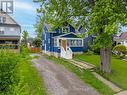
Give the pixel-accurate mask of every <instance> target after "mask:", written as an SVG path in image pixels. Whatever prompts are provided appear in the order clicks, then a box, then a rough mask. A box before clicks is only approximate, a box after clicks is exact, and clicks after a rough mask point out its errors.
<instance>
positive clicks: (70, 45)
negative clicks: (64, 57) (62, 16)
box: [67, 38, 84, 47]
mask: <svg viewBox="0 0 127 95" xmlns="http://www.w3.org/2000/svg"><path fill="white" fill-rule="evenodd" d="M67 41H68V43H69V44H68V45H69V47H83V46H84V42H83V39H80V38H75V39H73V38H70V39H68V40H67ZM69 41H70V42H69ZM79 41H81V42H80V43H81V44H80V45H79ZM72 42H73V43H72ZM75 42H76V44H75V45H74V43H75ZM72 44H73V45H72Z"/></svg>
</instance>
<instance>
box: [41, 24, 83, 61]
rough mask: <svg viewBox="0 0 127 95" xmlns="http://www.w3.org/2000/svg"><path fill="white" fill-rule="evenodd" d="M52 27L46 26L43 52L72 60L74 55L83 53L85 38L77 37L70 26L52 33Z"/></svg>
mask: <svg viewBox="0 0 127 95" xmlns="http://www.w3.org/2000/svg"><path fill="white" fill-rule="evenodd" d="M51 30H52V29H51V26H50V25H46V24H45V25H44V29H43V34H42V51H43V53H46V54H48V55H53V56H56V57H62V58H65V59H72V57H73V55H74V54H79V53H83V51H84V43H83V38H80V37H78V36H77V35H76V32H75V28H74V27H73V26H71V25H70V24H68V25H66V26H64V27H62V28H57V29H55V30H54V31H51Z"/></svg>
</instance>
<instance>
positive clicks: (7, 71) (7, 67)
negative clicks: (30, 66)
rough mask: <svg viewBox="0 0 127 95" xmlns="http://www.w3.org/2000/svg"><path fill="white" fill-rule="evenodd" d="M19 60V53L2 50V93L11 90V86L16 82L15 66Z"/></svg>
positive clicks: (0, 85) (0, 66)
mask: <svg viewBox="0 0 127 95" xmlns="http://www.w3.org/2000/svg"><path fill="white" fill-rule="evenodd" d="M19 62H20V59H19V54H16V53H13V52H10V51H6V50H1V51H0V93H2V92H8V91H10V90H11V89H10V87H9V86H10V85H13V84H14V83H16V81H17V80H16V78H15V68H16V65H17V64H18V63H19Z"/></svg>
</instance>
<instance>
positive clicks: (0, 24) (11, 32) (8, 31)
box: [0, 11, 21, 50]
mask: <svg viewBox="0 0 127 95" xmlns="http://www.w3.org/2000/svg"><path fill="white" fill-rule="evenodd" d="M20 33H21V27H20V25H19V24H17V23H16V22H15V21H14V19H13V18H12V17H11V16H9V15H8V14H7V13H5V12H3V11H1V12H0V49H2V48H8V49H13V50H19V43H20Z"/></svg>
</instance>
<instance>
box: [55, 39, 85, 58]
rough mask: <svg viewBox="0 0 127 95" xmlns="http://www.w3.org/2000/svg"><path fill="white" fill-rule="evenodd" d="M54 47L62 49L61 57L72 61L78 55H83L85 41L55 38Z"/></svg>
mask: <svg viewBox="0 0 127 95" xmlns="http://www.w3.org/2000/svg"><path fill="white" fill-rule="evenodd" d="M54 47H58V48H59V49H60V57H62V58H65V59H72V57H73V55H74V54H76V53H82V52H83V50H82V48H83V39H82V38H62V37H61V38H54Z"/></svg>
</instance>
